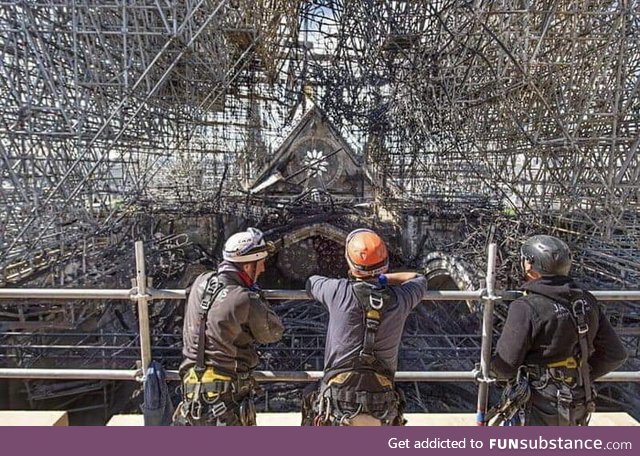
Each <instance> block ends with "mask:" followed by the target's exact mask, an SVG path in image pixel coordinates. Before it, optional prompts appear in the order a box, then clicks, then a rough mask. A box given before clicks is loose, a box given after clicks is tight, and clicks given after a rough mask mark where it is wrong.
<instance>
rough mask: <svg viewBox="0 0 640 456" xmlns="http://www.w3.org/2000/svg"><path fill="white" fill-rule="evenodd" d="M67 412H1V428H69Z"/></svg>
mask: <svg viewBox="0 0 640 456" xmlns="http://www.w3.org/2000/svg"><path fill="white" fill-rule="evenodd" d="M68 425H69V417H68V416H67V412H65V411H60V410H43V411H40V410H0V426H68Z"/></svg>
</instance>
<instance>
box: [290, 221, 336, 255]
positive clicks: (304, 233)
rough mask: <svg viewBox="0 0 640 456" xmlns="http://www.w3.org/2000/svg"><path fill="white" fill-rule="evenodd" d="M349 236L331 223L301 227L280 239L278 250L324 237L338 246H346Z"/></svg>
mask: <svg viewBox="0 0 640 456" xmlns="http://www.w3.org/2000/svg"><path fill="white" fill-rule="evenodd" d="M347 234H348V233H347V232H346V231H344V230H341V229H340V228H336V227H335V226H333V225H330V224H329V223H325V222H322V223H314V224H312V225H307V226H303V227H300V228H298V229H296V230H294V231H291V232H289V233H287V234H285V235H283V236H282V237H281V238H280V239H279V242H278V248H279V249H281V248H285V247H287V246H290V245H292V244H296V243H298V242H301V241H304V240H305V239H307V238H310V237H313V236H322V237H324V238H326V239H329V240H331V241H333V242H335V243H337V244H341V245H344V243H345V242H346V240H347Z"/></svg>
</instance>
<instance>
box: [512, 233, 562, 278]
mask: <svg viewBox="0 0 640 456" xmlns="http://www.w3.org/2000/svg"><path fill="white" fill-rule="evenodd" d="M520 253H521V254H522V257H523V258H525V259H526V260H527V261H528V262H529V263H531V268H532V269H533V270H534V271H536V272H537V273H539V274H541V275H543V276H554V275H558V276H567V275H569V270H570V269H571V251H570V250H569V247H568V246H567V244H565V243H564V242H563V241H561V240H560V239H558V238H557V237H554V236H547V235H545V234H538V235H536V236H532V237H530V238H529V239H527V240H526V241H525V242H524V244H522V248H521V249H520Z"/></svg>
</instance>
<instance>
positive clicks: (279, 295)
mask: <svg viewBox="0 0 640 456" xmlns="http://www.w3.org/2000/svg"><path fill="white" fill-rule="evenodd" d="M136 292H137V289H136V288H130V289H99V288H84V289H83V288H76V289H73V288H0V299H41V298H47V299H124V300H137V299H138V298H137V297H136ZM483 292H484V290H467V291H457V290H456V291H454V290H429V291H427V292H426V294H425V299H424V301H427V302H428V301H465V300H476V299H480V298H481V297H482V293H483ZM146 293H147V301H154V300H158V299H177V300H182V299H185V298H186V290H184V289H182V290H180V289H178V290H176V289H173V290H172V289H162V288H158V289H155V288H147V289H146ZM263 293H264V296H265V298H266V299H268V300H273V301H288V300H309V299H312V298H311V296H310V295H309V294H308V293H307V292H306V291H305V290H263ZM495 293H496V294H497V295H499V296H500V298H501V299H503V300H514V299H516V298H518V297H519V296H521V295H522V293H520V292H519V291H514V290H495ZM591 293H592V294H593V295H594V296H595V297H596V298H597V299H598V300H599V301H634V300H640V290H620V291H617V290H592V291H591Z"/></svg>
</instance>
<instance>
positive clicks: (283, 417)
mask: <svg viewBox="0 0 640 456" xmlns="http://www.w3.org/2000/svg"><path fill="white" fill-rule="evenodd" d="M405 417H406V419H407V421H408V423H407V426H475V425H476V416H475V415H474V414H473V413H407V414H406V415H405ZM142 425H143V419H142V415H114V416H113V417H112V418H111V420H110V421H109V422H108V423H107V426H142ZM590 425H591V426H640V423H638V422H637V421H636V420H634V419H633V418H632V417H631V416H629V414H627V413H624V412H617V413H605V412H603V413H594V415H593V416H592V418H591V423H590ZM258 426H300V414H299V413H258Z"/></svg>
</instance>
